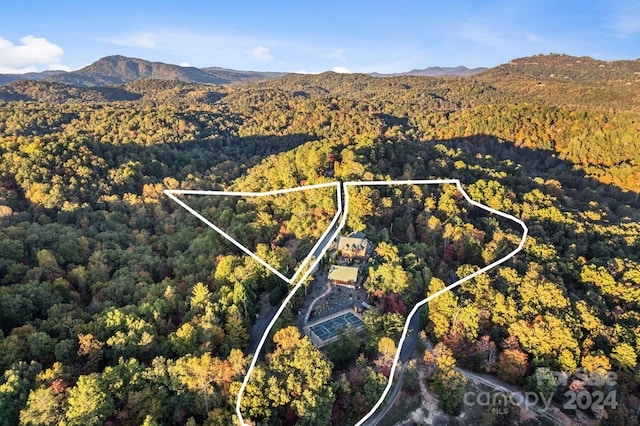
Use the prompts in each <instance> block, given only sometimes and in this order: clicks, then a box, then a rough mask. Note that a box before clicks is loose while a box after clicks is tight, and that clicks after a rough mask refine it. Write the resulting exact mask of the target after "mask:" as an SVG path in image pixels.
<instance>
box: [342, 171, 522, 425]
mask: <svg viewBox="0 0 640 426" xmlns="http://www.w3.org/2000/svg"><path fill="white" fill-rule="evenodd" d="M434 183H435V184H442V183H453V184H455V185H456V186H457V187H458V190H459V191H460V192H461V193H462V195H463V196H464V198H466V200H467V201H468V202H469V203H470V204H472V205H474V206H476V207H480V208H481V209H483V210H487V211H489V212H491V213H495V214H497V215H498V216H502V217H505V218H507V219H510V220H513V221H514V222H516V223H518V224H519V225H520V226H522V231H523V232H522V240H520V244H518V247H516V249H515V250H513V251H512V252H511V253H509V254H508V255H506V256H504V257H503V258H500V259H498V260H496V261H495V262H493V263H491V264H490V265H487V266H485V267H484V268H482V269H479V270H477V271H476V272H474V273H472V274H470V275H467V276H465V277H463V278H461V279H459V280H458V281H456V282H454V283H453V284H450V285H448V286H446V287H445V288H443V289H442V290H439V291H437V292H435V293H433V294H432V295H431V296H429V297H427V298H426V299H424V300H422V301H420V302H418V303H416V305H415V306H414V307H413V309H412V310H411V312H410V313H409V315H408V316H407V320H406V321H405V325H404V329H403V330H402V337H400V342H398V349H397V350H396V356H395V357H394V359H393V365H392V366H391V371H390V372H389V380H388V382H387V386H386V387H385V388H384V391H383V392H382V395H381V396H380V399H378V402H376V404H375V405H374V406H373V407H372V408H371V410H370V411H369V412H368V413H367V414H366V415H365V416H364V417H363V418H362V419H360V420H359V421H358V423H356V425H355V426H361V425H362V424H364V422H365V421H367V420H368V419H369V417H371V416H373V414H374V413H375V412H376V411H377V410H378V408H379V407H380V405H382V403H383V402H384V399H385V398H386V396H387V394H388V393H389V390H390V389H391V385H392V383H393V377H394V375H395V372H396V367H397V366H398V360H399V359H400V352H401V351H402V345H403V344H404V340H405V339H406V337H407V333H408V332H409V323H410V322H411V318H412V317H413V316H414V315H415V314H416V312H418V309H420V307H422V306H423V305H424V304H426V303H428V302H429V301H431V300H432V299H435V298H436V297H438V296H440V295H441V294H443V293H444V292H446V291H449V290H451V289H453V288H455V287H457V286H459V285H460V284H462V283H464V282H465V281H469V280H470V279H472V278H475V277H477V276H478V275H480V274H482V273H485V272H487V271H488V270H489V269H491V268H494V267H496V266H498V265H500V264H501V263H503V262H506V261H507V260H509V259H511V258H512V257H513V256H515V255H516V253H518V252H519V251H520V250H522V248H523V247H524V243H525V241H526V239H527V234H528V233H529V228H527V225H525V223H524V222H523V221H521V220H520V219H518V218H516V217H514V216H512V215H510V214H508V213H504V212H501V211H499V210H496V209H492V208H491V207H489V206H485V205H484V204H481V203H478V202H477V201H473V200H472V199H471V197H469V195H468V194H467V192H466V191H465V190H464V188H462V185H461V184H460V180H459V179H442V180H439V179H436V180H398V181H369V182H358V183H356V182H346V183H345V184H344V185H345V206H344V209H345V215H344V218H343V223H344V219H346V213H348V211H349V210H348V209H349V191H348V190H347V187H348V186H358V185H362V186H375V185H378V186H382V185H429V184H434Z"/></svg>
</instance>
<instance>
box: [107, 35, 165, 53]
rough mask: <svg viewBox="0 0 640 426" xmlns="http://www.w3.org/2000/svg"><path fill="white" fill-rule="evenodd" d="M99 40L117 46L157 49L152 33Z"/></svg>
mask: <svg viewBox="0 0 640 426" xmlns="http://www.w3.org/2000/svg"><path fill="white" fill-rule="evenodd" d="M99 40H101V41H104V42H106V43H110V44H115V45H116V46H125V47H142V48H145V49H155V48H156V37H155V36H154V35H153V34H151V33H140V34H128V35H124V36H122V37H116V38H100V39H99Z"/></svg>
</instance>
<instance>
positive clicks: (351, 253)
mask: <svg viewBox="0 0 640 426" xmlns="http://www.w3.org/2000/svg"><path fill="white" fill-rule="evenodd" d="M336 246H337V249H338V252H340V254H341V255H342V256H344V257H348V258H349V259H359V260H364V259H366V258H367V255H368V253H369V252H370V250H369V249H370V247H371V243H370V242H369V240H367V239H366V238H365V237H364V234H363V233H362V232H354V233H353V234H351V235H349V236H348V237H343V236H340V237H338V239H337V241H336Z"/></svg>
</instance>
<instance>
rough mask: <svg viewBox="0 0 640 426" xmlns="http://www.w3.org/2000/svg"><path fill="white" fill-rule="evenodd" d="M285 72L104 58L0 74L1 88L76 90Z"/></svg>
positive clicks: (236, 78) (247, 78) (231, 80)
mask: <svg viewBox="0 0 640 426" xmlns="http://www.w3.org/2000/svg"><path fill="white" fill-rule="evenodd" d="M282 75H285V73H275V72H258V71H236V70H230V69H225V68H218V67H212V68H203V69H200V68H195V67H182V66H179V65H172V64H165V63H162V62H150V61H146V60H144V59H138V58H128V57H126V56H119V55H116V56H107V57H104V58H102V59H99V60H98V61H96V62H94V63H93V64H91V65H88V66H86V67H84V68H82V69H80V70H77V71H72V72H63V71H45V72H42V73H30V74H0V85H3V84H8V83H10V82H12V81H16V80H45V81H50V82H53V83H61V84H68V85H71V86H75V87H101V86H108V85H118V84H125V83H129V82H132V81H136V80H141V79H154V80H178V81H183V82H187V83H197V84H230V83H235V82H251V81H257V80H263V79H266V78H275V77H280V76H282Z"/></svg>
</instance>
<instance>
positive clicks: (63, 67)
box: [49, 64, 71, 71]
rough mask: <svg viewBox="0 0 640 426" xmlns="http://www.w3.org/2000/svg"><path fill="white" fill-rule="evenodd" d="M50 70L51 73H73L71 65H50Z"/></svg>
mask: <svg viewBox="0 0 640 426" xmlns="http://www.w3.org/2000/svg"><path fill="white" fill-rule="evenodd" d="M49 70H51V71H71V67H70V66H69V65H62V64H50V65H49Z"/></svg>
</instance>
